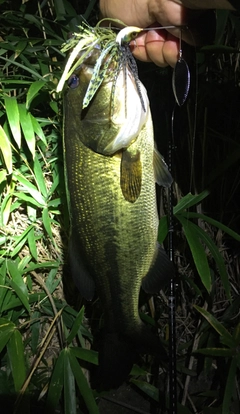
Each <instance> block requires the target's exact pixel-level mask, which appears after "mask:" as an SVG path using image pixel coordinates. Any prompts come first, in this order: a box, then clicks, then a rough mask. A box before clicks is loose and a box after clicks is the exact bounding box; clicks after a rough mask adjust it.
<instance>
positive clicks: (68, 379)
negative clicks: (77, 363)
mask: <svg viewBox="0 0 240 414" xmlns="http://www.w3.org/2000/svg"><path fill="white" fill-rule="evenodd" d="M76 413H77V403H76V389H75V379H74V375H73V371H72V369H71V365H70V361H69V352H68V349H66V348H65V350H64V414H76Z"/></svg>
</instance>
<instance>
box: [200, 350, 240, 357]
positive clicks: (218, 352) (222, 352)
mask: <svg viewBox="0 0 240 414" xmlns="http://www.w3.org/2000/svg"><path fill="white" fill-rule="evenodd" d="M194 353H197V354H202V355H208V356H213V357H217V356H219V357H232V356H234V355H235V353H236V351H235V349H229V348H202V349H198V350H197V351H195V352H194Z"/></svg>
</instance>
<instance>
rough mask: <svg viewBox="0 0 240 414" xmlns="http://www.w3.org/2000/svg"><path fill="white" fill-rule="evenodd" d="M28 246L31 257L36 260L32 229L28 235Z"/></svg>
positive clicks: (36, 254)
mask: <svg viewBox="0 0 240 414" xmlns="http://www.w3.org/2000/svg"><path fill="white" fill-rule="evenodd" d="M28 246H29V250H30V253H31V255H32V257H33V258H34V259H35V260H37V259H38V253H37V246H36V237H35V234H34V228H33V227H32V228H31V230H30V231H29V233H28Z"/></svg>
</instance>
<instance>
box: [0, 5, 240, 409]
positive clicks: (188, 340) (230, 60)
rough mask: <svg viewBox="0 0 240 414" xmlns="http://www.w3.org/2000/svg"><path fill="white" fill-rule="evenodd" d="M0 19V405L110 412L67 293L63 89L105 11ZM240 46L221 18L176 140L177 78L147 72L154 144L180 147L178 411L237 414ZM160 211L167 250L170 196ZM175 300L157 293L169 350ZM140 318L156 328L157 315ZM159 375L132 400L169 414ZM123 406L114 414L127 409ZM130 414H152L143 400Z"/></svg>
mask: <svg viewBox="0 0 240 414" xmlns="http://www.w3.org/2000/svg"><path fill="white" fill-rule="evenodd" d="M0 8H1V13H0V81H1V90H0V155H1V158H0V203H1V204H0V402H1V406H2V407H4V410H5V411H4V413H24V414H27V413H38V412H39V413H40V412H43V410H45V412H46V413H66V414H70V413H71V414H75V413H85V412H88V413H90V414H97V413H99V412H105V413H106V412H107V411H106V409H104V411H101V402H102V400H103V398H105V399H107V398H108V395H107V394H104V395H98V394H97V393H96V392H95V391H94V390H91V388H90V386H89V381H88V369H87V368H88V367H89V366H91V365H94V364H95V365H96V364H97V352H95V351H93V350H91V349H90V348H91V343H92V339H93V338H92V333H91V331H90V330H89V327H88V320H87V319H86V317H85V313H84V307H78V308H76V307H73V306H71V305H72V304H74V303H75V299H74V297H75V292H74V289H73V287H72V286H71V282H70V278H69V279H68V280H67V283H66V285H67V288H68V289H67V292H66V295H65V296H64V294H63V284H62V274H63V269H64V264H65V261H66V249H67V239H68V212H67V209H66V197H65V189H64V177H63V160H62V130H61V128H62V127H61V125H62V114H61V98H60V97H59V96H57V94H56V92H55V88H56V85H57V82H58V79H59V78H60V76H61V73H62V68H63V66H64V58H65V57H64V56H63V54H62V53H61V52H60V48H61V45H62V43H63V42H64V41H65V40H66V39H67V36H68V33H69V32H71V31H76V30H77V26H78V25H79V24H80V23H81V21H82V18H83V17H84V18H85V19H86V20H87V21H88V22H89V23H90V24H92V25H94V24H95V22H96V21H97V18H98V16H97V15H98V9H97V2H96V1H95V0H89V1H88V0H81V1H78V0H75V1H71V2H70V1H67V0H56V1H53V0H49V1H24V0H22V1H20V0H19V1H11V0H6V1H5V0H1V1H0ZM239 47H240V21H239V15H238V14H237V13H232V12H231V13H229V12H226V11H220V12H218V13H217V31H216V37H215V42H214V44H213V45H209V46H205V47H203V48H201V50H198V51H194V50H192V51H191V52H190V54H189V62H188V63H189V66H190V70H191V76H192V79H193V80H192V86H191V90H190V96H189V99H188V102H187V104H186V105H184V106H183V107H182V108H176V110H175V120H174V140H173V141H171V135H172V134H171V116H172V109H173V106H174V99H173V94H172V86H171V78H172V71H171V69H165V70H161V69H159V68H157V67H155V66H153V65H151V64H149V65H146V64H139V73H140V77H141V79H142V81H143V82H144V83H145V85H146V87H147V89H148V93H149V96H150V101H151V109H152V114H153V120H154V128H155V136H156V141H157V143H158V146H159V148H160V150H161V152H162V153H163V154H164V155H165V157H166V158H167V157H168V153H169V140H170V147H171V148H172V150H173V162H172V165H173V166H172V173H173V176H174V178H175V184H174V188H173V192H174V204H175V207H174V219H175V221H174V230H175V231H174V250H175V261H176V264H177V267H178V273H179V279H178V289H177V308H176V329H177V344H176V345H177V386H178V395H179V398H178V412H179V413H180V414H181V413H183V414H185V413H186V414H188V413H194V414H196V413H199V414H200V413H202V414H215V413H217V414H219V413H222V414H230V413H232V414H237V413H239V412H240V389H239V368H240V352H239V350H240V316H239V306H240V295H239V286H240V276H239V241H240V236H239V225H240V210H239V196H238V192H239V183H240V167H239V158H240V144H239V134H240V118H239V108H240V105H239V104H240V90H239V82H240V76H239V74H240V71H239ZM185 51H187V49H185ZM195 52H196V53H195ZM190 56H195V57H196V59H195V61H194V62H191V58H190ZM161 200H162V201H161V203H160V207H159V208H160V212H161V216H162V217H161V221H160V227H159V241H164V240H165V238H166V236H167V217H166V212H167V209H166V206H165V204H166V200H167V195H166V194H164V193H163V194H161ZM65 297H68V302H67V301H66V299H65ZM167 298H168V291H167V290H166V291H164V292H161V293H160V294H159V295H158V296H157V298H156V299H155V311H154V312H155V319H156V320H157V321H158V325H159V327H160V332H161V337H162V340H163V342H164V343H165V344H166V346H167V344H168V340H169V333H168V332H169V328H168V299H167ZM76 309H77V310H76ZM143 310H144V312H143V318H145V319H146V321H147V322H148V323H154V321H153V318H152V317H150V316H149V305H148V304H146V305H145V306H144V308H143ZM154 368H155V366H154V364H153V363H152V362H151V359H149V358H147V357H146V358H145V359H143V364H142V366H141V367H137V366H135V367H134V369H133V371H132V375H131V377H130V380H129V384H130V387H131V388H130V389H132V390H135V391H136V390H139V393H140V394H141V398H143V399H145V400H146V401H147V402H148V403H149V407H150V408H149V410H151V412H159V411H158V410H159V409H161V413H165V412H168V407H169V395H170V397H171V390H168V385H167V384H168V371H167V369H166V368H160V369H159V370H158V372H157V376H156V375H154ZM155 371H156V369H155ZM150 373H152V375H150ZM128 386H129V385H128ZM166 390H167V392H166ZM140 394H139V395H140ZM139 398H140V397H139ZM141 401H142V400H141ZM141 404H142V403H141ZM115 407H116V406H115V405H114V404H113V405H112V407H111V412H120V411H117V408H115ZM141 407H142V405H141ZM159 407H160V408H159ZM130 409H131V411H130ZM123 410H124V411H122V412H124V413H125V414H126V413H128V412H134V411H135V412H143V411H141V408H139V407H137V403H135V407H126V404H125V407H124V408H123Z"/></svg>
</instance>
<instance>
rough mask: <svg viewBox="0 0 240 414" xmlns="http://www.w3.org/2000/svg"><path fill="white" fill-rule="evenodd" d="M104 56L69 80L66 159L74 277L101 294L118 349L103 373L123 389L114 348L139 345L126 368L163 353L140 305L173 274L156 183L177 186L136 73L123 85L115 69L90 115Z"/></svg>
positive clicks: (89, 294) (124, 77)
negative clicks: (88, 96) (161, 241)
mask: <svg viewBox="0 0 240 414" xmlns="http://www.w3.org/2000/svg"><path fill="white" fill-rule="evenodd" d="M99 53H100V52H99V51H98V50H95V52H94V53H92V55H91V56H90V57H88V58H87V59H86V61H85V62H84V64H82V65H81V66H80V67H79V68H78V69H76V70H75V71H74V74H73V75H72V76H71V77H70V79H69V85H70V86H69V87H68V89H67V90H66V92H65V95H64V156H65V167H66V186H67V192H68V197H69V209H70V217H71V237H70V247H69V252H70V265H71V271H72V275H73V279H74V281H75V284H76V285H77V287H78V289H79V290H80V292H81V294H82V295H83V296H84V297H85V298H86V299H87V300H91V299H92V298H93V296H94V293H95V292H96V293H97V294H98V296H99V298H100V301H101V303H102V306H103V310H104V325H105V332H106V334H107V335H108V342H109V343H110V345H109V344H108V345H107V344H106V343H105V345H104V347H105V348H104V350H103V351H102V354H103V356H102V357H101V353H99V360H100V370H102V371H101V372H103V371H104V369H106V372H107V375H106V376H107V377H108V380H109V384H108V385H106V387H105V388H107V387H111V386H114V385H118V384H119V381H117V380H116V383H115V382H114V380H112V379H109V378H110V377H111V371H112V375H114V372H115V371H116V370H117V369H118V367H117V366H114V363H113V362H111V363H109V364H111V365H112V368H109V370H107V368H106V367H105V368H101V358H102V361H103V363H102V365H106V364H107V363H106V361H105V359H106V358H105V356H106V354H108V352H109V349H108V346H109V347H110V348H111V347H112V346H113V347H114V344H115V342H118V341H120V342H121V341H122V344H123V343H125V340H126V342H128V341H129V343H131V347H130V348H127V351H126V352H125V351H123V355H122V356H120V355H118V357H116V358H118V360H119V361H118V365H119V363H120V364H121V363H122V362H124V361H125V355H126V354H127V353H128V354H130V353H131V351H133V352H134V350H135V349H136V348H138V349H140V350H143V349H144V348H146V347H148V349H149V350H150V351H153V352H158V351H159V350H161V348H160V344H159V341H158V338H157V337H155V336H154V335H153V334H152V333H151V332H150V330H149V329H148V328H147V327H146V325H145V324H144V323H143V322H142V321H141V319H140V317H139V312H138V301H139V292H140V288H141V286H142V287H143V288H144V290H145V291H146V292H149V293H157V292H158V290H159V289H160V288H161V287H162V286H163V285H164V284H165V283H166V282H167V281H168V280H169V278H170V275H171V274H172V272H173V266H172V264H171V263H170V262H169V260H168V257H167V255H166V253H165V251H164V250H163V249H162V248H160V246H159V245H158V243H157V234H158V223H159V219H158V213H157V206H156V193H155V183H156V182H158V183H159V184H163V185H170V184H171V176H170V174H169V172H168V170H167V167H166V165H165V163H164V161H163V160H162V158H161V156H160V154H159V153H158V152H157V151H156V149H155V147H154V139H153V126H152V120H151V113H150V109H149V103H148V98H147V94H146V91H145V88H144V87H143V85H141V94H142V99H143V100H144V105H145V107H146V110H145V111H144V109H143V108H142V105H141V101H140V98H139V95H138V91H137V89H136V86H135V82H134V79H133V75H132V74H131V72H130V71H129V69H127V71H126V72H124V70H121V71H120V72H119V74H118V79H117V82H116V85H115V83H114V82H115V80H116V79H115V78H114V63H113V64H112V66H111V69H109V70H108V72H107V74H106V78H105V80H104V81H103V82H102V84H101V86H100V88H99V89H98V91H97V93H96V94H95V96H94V98H93V99H92V101H91V103H90V104H89V106H88V107H87V108H85V109H82V103H83V99H84V96H85V93H86V90H87V87H88V84H89V82H90V79H91V76H92V72H93V67H94V64H95V63H96V59H97V56H98V54H99ZM95 55H96V56H95ZM113 84H114V85H115V86H114V87H115V92H114V98H113V99H114V102H113V105H112V102H111V99H112V88H113ZM116 338H117V339H116ZM121 349H122V350H123V349H124V345H122V348H121ZM121 352H122V351H120V352H119V354H120V353H121ZM104 354H105V356H104ZM130 359H131V358H130ZM121 361H122V362H121ZM131 363H132V362H130V363H129V367H128V368H127V371H129V370H130V368H131ZM102 375H104V374H102ZM123 376H124V375H123ZM120 381H121V380H120ZM106 382H107V380H106V381H105V383H106Z"/></svg>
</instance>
